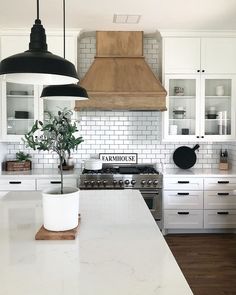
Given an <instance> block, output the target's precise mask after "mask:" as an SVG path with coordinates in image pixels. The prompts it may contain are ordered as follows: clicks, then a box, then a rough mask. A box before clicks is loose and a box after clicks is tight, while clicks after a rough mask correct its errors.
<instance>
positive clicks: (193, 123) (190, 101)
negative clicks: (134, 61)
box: [163, 74, 236, 142]
mask: <svg viewBox="0 0 236 295" xmlns="http://www.w3.org/2000/svg"><path fill="white" fill-rule="evenodd" d="M165 88H166V89H167V93H168V95H167V112H165V113H164V114H163V120H164V122H163V139H164V140H166V141H170V140H171V141H178V142H179V141H225V140H234V139H235V107H236V104H235V100H234V97H235V95H236V76H233V75H205V74H204V75H203V74H202V75H197V74H195V75H192V74H186V75H178V74H174V75H165Z"/></svg>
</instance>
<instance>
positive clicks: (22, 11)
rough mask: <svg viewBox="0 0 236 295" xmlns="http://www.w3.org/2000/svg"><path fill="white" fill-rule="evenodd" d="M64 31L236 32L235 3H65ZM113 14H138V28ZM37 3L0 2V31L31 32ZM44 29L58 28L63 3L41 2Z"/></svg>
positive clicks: (97, 0)
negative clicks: (120, 20) (116, 18)
mask: <svg viewBox="0 0 236 295" xmlns="http://www.w3.org/2000/svg"><path fill="white" fill-rule="evenodd" d="M66 8H67V11H66V17H67V28H82V29H84V30H85V31H95V30H143V31H145V32H155V31H157V30H235V29H236V0H142V1H141V0H67V1H66ZM114 14H141V15H142V16H141V20H140V23H139V24H113V23H112V21H113V15H114ZM35 15H36V0H0V28H19V27H24V28H30V27H31V26H32V24H33V21H34V19H35ZM40 18H41V20H42V23H43V25H44V27H45V28H46V29H47V28H60V27H61V23H62V0H41V1H40Z"/></svg>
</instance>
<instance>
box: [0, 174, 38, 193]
mask: <svg viewBox="0 0 236 295" xmlns="http://www.w3.org/2000/svg"><path fill="white" fill-rule="evenodd" d="M35 189H36V184H35V179H24V178H19V177H16V178H14V179H13V178H12V179H0V190H1V191H34V190H35Z"/></svg>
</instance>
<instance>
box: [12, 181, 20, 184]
mask: <svg viewBox="0 0 236 295" xmlns="http://www.w3.org/2000/svg"><path fill="white" fill-rule="evenodd" d="M9 184H21V181H9Z"/></svg>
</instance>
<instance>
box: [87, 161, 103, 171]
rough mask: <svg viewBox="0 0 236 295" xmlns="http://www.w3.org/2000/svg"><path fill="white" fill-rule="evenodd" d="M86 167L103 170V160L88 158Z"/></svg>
mask: <svg viewBox="0 0 236 295" xmlns="http://www.w3.org/2000/svg"><path fill="white" fill-rule="evenodd" d="M84 169H86V170H101V169H102V161H101V160H99V159H88V160H85V161H84Z"/></svg>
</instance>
